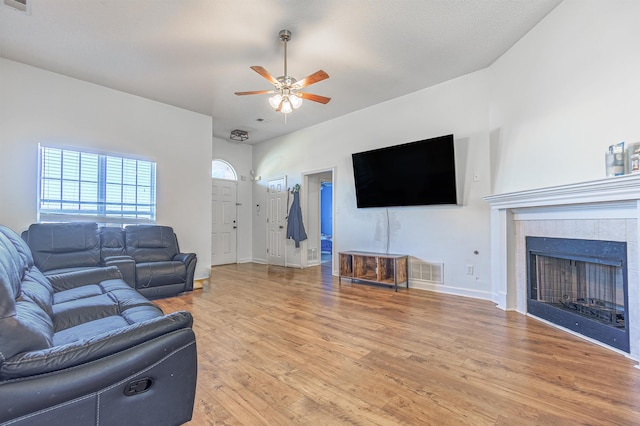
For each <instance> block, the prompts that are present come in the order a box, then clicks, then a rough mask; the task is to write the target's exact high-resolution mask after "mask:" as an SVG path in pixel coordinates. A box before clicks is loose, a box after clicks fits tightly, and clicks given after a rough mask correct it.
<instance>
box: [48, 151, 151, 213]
mask: <svg viewBox="0 0 640 426" xmlns="http://www.w3.org/2000/svg"><path fill="white" fill-rule="evenodd" d="M155 181H156V165H155V163H154V162H151V161H144V160H136V159H130V158H122V157H116V156H111V155H100V154H94V153H88V152H81V151H73V150H68V149H58V148H50V147H40V190H39V191H38V198H39V199H38V207H39V212H38V213H39V221H41V222H44V221H52V220H55V221H64V220H78V219H80V220H95V221H97V222H110V223H138V222H154V221H155V217H156V197H155V194H156V189H155Z"/></svg>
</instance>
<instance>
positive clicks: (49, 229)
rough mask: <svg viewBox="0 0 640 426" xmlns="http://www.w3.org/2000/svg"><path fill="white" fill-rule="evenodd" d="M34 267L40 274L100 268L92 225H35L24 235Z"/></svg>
mask: <svg viewBox="0 0 640 426" xmlns="http://www.w3.org/2000/svg"><path fill="white" fill-rule="evenodd" d="M26 238H27V244H28V245H29V247H30V248H31V253H32V255H33V260H34V262H35V265H36V266H37V267H38V269H40V270H41V271H42V272H46V271H50V270H54V269H61V268H67V267H68V266H69V265H73V266H74V267H80V266H84V267H91V266H100V236H99V233H98V224H97V223H94V222H73V223H35V224H33V225H31V226H30V227H29V231H28V233H27V234H26Z"/></svg>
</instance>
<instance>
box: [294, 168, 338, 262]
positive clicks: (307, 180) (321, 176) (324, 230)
mask: <svg viewBox="0 0 640 426" xmlns="http://www.w3.org/2000/svg"><path fill="white" fill-rule="evenodd" d="M334 176H335V168H331V169H326V170H320V171H314V172H310V173H305V174H303V190H304V197H303V202H302V204H303V205H302V210H303V212H305V216H306V218H305V223H306V224H307V237H308V239H307V249H306V251H305V253H303V259H302V265H303V267H304V266H315V265H321V264H322V265H323V266H327V267H328V268H331V271H333V265H334V264H335V262H334V257H335V243H336V235H335V222H334V218H335V182H334ZM304 254H306V256H304Z"/></svg>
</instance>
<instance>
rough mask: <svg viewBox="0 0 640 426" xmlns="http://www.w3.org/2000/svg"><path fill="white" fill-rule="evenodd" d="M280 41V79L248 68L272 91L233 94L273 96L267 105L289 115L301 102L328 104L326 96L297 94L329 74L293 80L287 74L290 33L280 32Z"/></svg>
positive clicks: (305, 93) (317, 74)
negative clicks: (264, 81) (265, 82)
mask: <svg viewBox="0 0 640 426" xmlns="http://www.w3.org/2000/svg"><path fill="white" fill-rule="evenodd" d="M279 35H280V40H281V41H282V43H283V44H284V75H281V76H280V77H277V78H276V77H274V76H273V75H271V73H270V72H269V71H267V70H266V69H264V68H263V67H261V66H259V65H253V66H251V67H250V68H251V69H252V70H254V71H255V72H257V73H258V74H260V75H261V76H262V77H263V78H264V79H266V80H268V81H269V82H270V83H271V84H273V89H274V90H253V91H249V92H235V94H236V95H238V96H244V95H265V94H273V96H271V97H269V99H268V100H269V105H271V108H273V109H275V110H276V112H282V113H283V114H289V113H291V112H292V111H293V110H294V109H298V108H300V106H302V100H303V99H308V100H310V101H313V102H319V103H321V104H326V103H328V102H329V101H330V100H331V98H327V97H326V96H320V95H314V94H312V93H307V92H298V91H299V90H301V89H304V88H306V87H308V86H311V85H312V84H315V83H317V82H319V81H322V80H325V79H327V78H329V74H327V73H326V72H324V71H323V70H319V71H316V72H314V73H313V74H311V75H308V76H306V77H305V78H303V79H302V80H300V81H298V80H296V79H295V78H293V77H291V76H290V75H288V74H287V42H288V41H289V40H291V31H289V30H282V31H280V34H279ZM285 121H286V120H285Z"/></svg>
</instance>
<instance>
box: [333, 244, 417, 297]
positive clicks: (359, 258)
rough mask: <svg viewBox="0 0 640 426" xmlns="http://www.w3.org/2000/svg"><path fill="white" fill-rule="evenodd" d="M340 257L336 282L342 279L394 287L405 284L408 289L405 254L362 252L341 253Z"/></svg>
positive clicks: (407, 265)
mask: <svg viewBox="0 0 640 426" xmlns="http://www.w3.org/2000/svg"><path fill="white" fill-rule="evenodd" d="M339 255H340V272H339V275H338V282H342V278H349V279H350V280H351V281H352V282H353V281H368V282H371V283H376V284H386V285H390V286H393V287H395V290H396V291H398V284H406V286H407V288H409V272H408V267H409V256H407V255H406V254H383V253H368V252H362V251H342V252H339Z"/></svg>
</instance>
